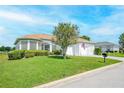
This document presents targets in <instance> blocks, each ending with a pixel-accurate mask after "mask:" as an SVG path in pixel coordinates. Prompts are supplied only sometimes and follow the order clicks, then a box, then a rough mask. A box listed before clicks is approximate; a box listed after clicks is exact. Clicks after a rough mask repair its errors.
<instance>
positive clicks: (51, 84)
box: [33, 62, 123, 88]
mask: <svg viewBox="0 0 124 93" xmlns="http://www.w3.org/2000/svg"><path fill="white" fill-rule="evenodd" d="M120 64H123V62H119V63H115V64H112V65H108V66H104V67H101V68H96V69H94V70H90V71H86V72H83V73H79V74H76V75H73V76H69V77H66V78H63V79H60V80H55V81H52V82H49V83H46V84H42V85H38V86H35V87H33V88H48V87H51V86H54V85H56V84H58V83H62V82H66V81H67V80H70V79H75V78H78V77H80V76H83V75H86V74H89V73H93V72H95V71H99V70H105V69H108V68H111V67H114V66H117V65H120Z"/></svg>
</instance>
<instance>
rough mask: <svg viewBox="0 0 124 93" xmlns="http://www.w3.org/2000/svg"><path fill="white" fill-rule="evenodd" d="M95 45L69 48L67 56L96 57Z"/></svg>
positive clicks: (87, 44)
mask: <svg viewBox="0 0 124 93" xmlns="http://www.w3.org/2000/svg"><path fill="white" fill-rule="evenodd" d="M94 48H95V47H94V44H89V43H78V44H75V45H71V46H69V47H68V48H67V52H66V54H67V55H71V56H89V55H94Z"/></svg>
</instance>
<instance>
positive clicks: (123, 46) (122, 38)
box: [119, 33, 124, 53]
mask: <svg viewBox="0 0 124 93" xmlns="http://www.w3.org/2000/svg"><path fill="white" fill-rule="evenodd" d="M119 44H120V50H121V51H122V52H123V53H124V33H122V34H121V35H120V37H119Z"/></svg>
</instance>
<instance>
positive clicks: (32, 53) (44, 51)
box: [26, 50, 49, 56]
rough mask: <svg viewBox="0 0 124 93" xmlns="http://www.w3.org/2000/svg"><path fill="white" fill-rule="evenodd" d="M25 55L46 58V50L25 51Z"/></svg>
mask: <svg viewBox="0 0 124 93" xmlns="http://www.w3.org/2000/svg"><path fill="white" fill-rule="evenodd" d="M26 53H27V54H29V53H31V55H34V56H48V54H49V53H48V51H47V50H26Z"/></svg>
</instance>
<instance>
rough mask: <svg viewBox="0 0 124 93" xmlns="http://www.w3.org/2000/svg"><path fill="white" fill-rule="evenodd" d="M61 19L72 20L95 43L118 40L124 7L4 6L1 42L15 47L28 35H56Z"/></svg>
mask: <svg viewBox="0 0 124 93" xmlns="http://www.w3.org/2000/svg"><path fill="white" fill-rule="evenodd" d="M59 22H71V23H73V24H77V25H78V26H79V28H80V35H88V36H90V37H91V39H92V41H93V42H99V41H110V42H114V43H118V37H119V35H120V34H121V33H123V32H124V26H123V25H124V6H0V45H5V46H13V43H14V41H15V40H16V38H18V37H21V36H23V35H27V34H42V33H45V34H52V31H53V29H54V26H56V25H57V24H58V23H59Z"/></svg>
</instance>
